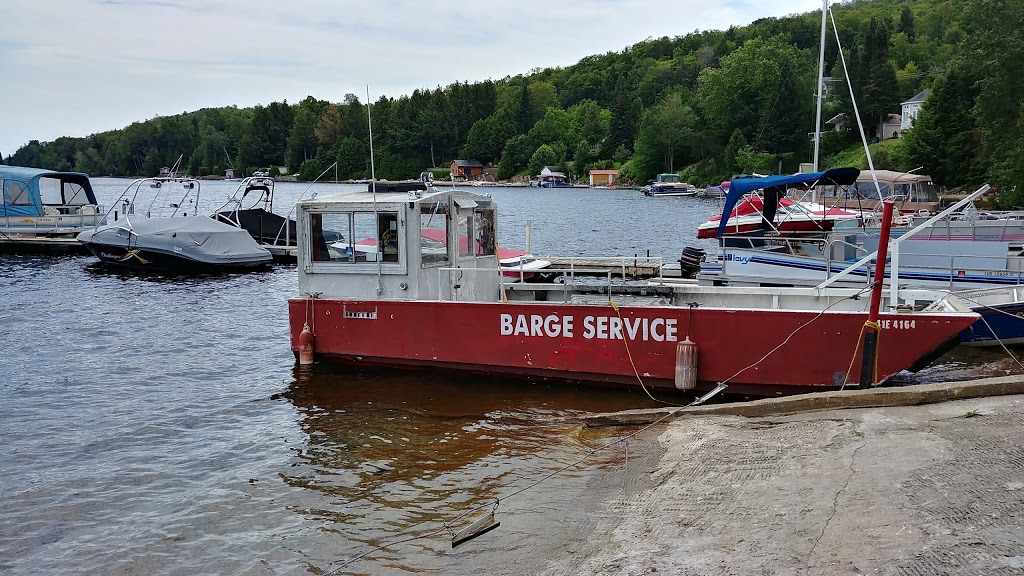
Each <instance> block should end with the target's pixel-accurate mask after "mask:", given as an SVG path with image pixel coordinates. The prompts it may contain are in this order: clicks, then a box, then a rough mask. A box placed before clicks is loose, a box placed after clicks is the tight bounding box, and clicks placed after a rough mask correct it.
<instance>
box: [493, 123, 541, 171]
mask: <svg viewBox="0 0 1024 576" xmlns="http://www.w3.org/2000/svg"><path fill="white" fill-rule="evenodd" d="M530 142H531V140H530V138H529V137H528V136H526V135H525V134H520V135H518V136H515V137H513V138H511V139H510V140H509V141H508V143H507V144H506V145H505V149H504V150H503V151H502V153H501V161H499V162H498V178H499V179H501V180H507V179H509V178H511V177H513V176H515V175H516V174H518V173H519V171H520V170H522V169H523V168H525V167H526V165H527V164H528V163H529V162H530V156H531V155H532V154H533V152H534V148H533V145H532V144H531V143H530Z"/></svg>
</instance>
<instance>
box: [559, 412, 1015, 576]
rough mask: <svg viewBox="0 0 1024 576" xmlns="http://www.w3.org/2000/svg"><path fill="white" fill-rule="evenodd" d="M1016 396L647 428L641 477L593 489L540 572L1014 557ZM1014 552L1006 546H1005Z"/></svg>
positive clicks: (998, 561)
mask: <svg viewBox="0 0 1024 576" xmlns="http://www.w3.org/2000/svg"><path fill="white" fill-rule="evenodd" d="M1022 408H1024V395H1008V396H995V397H984V398H973V399H959V400H952V401H944V402H940V403H935V404H927V405H912V406H887V407H874V408H854V409H830V410H822V411H813V412H801V413H797V414H790V415H780V416H759V417H744V416H736V415H713V414H698V415H690V416H682V417H679V418H678V419H676V420H674V421H671V422H668V423H667V424H665V425H664V426H659V427H658V428H657V432H655V431H654V430H652V431H651V432H653V433H655V434H656V442H657V444H658V445H659V447H660V448H661V449H663V450H664V452H663V455H662V456H661V457H660V458H659V459H658V460H657V462H655V463H654V465H653V466H651V467H649V468H647V469H643V468H641V467H640V466H637V467H632V466H631V467H630V471H629V475H630V481H632V482H633V483H635V484H636V485H640V484H642V483H645V482H646V483H647V484H648V486H649V487H647V488H644V489H643V490H641V491H638V492H636V493H627V494H625V495H619V496H615V495H612V496H611V497H606V498H605V500H604V502H603V503H601V504H600V505H599V510H598V511H597V512H596V516H597V517H598V518H599V521H598V522H597V523H596V526H595V527H594V529H593V530H592V531H591V532H589V533H588V534H586V535H583V536H582V537H581V541H582V542H584V544H583V545H582V546H581V548H580V549H578V550H576V551H574V553H573V554H572V558H571V559H569V558H566V559H561V560H559V559H555V560H552V561H551V562H549V564H548V566H547V568H546V572H545V573H547V574H567V573H586V574H609V575H610V574H649V573H659V574H666V573H668V574H751V573H761V572H763V571H767V572H768V573H787V574H804V573H808V574H821V573H826V574H865V573H881V574H890V573H892V574H896V573H900V574H902V573H907V572H908V571H909V573H951V574H958V573H988V572H989V571H993V570H1000V569H1004V570H1005V569H1009V568H1016V569H1022V568H1024V556H1021V554H1020V549H1019V544H1020V543H1019V535H1018V534H1017V532H1016V530H1017V529H1018V528H1019V526H1020V523H1021V522H1022V521H1024V499H1022V498H1021V497H1020V495H1021V494H1022V493H1024V473H1022V472H1021V469H1020V462H1021V461H1022V460H1021V459H1022V458H1024V453H1021V450H1020V449H1019V448H1018V447H1017V444H1016V443H1014V442H1012V439H1013V438H1015V437H1017V438H1019V435H1020V434H1021V433H1024V414H1022V410H1021V409H1022ZM1014 550H1016V552H1014Z"/></svg>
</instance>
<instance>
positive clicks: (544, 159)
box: [526, 144, 558, 174]
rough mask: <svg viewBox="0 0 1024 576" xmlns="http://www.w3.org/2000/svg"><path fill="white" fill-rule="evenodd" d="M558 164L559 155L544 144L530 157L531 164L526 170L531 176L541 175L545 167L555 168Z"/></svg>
mask: <svg viewBox="0 0 1024 576" xmlns="http://www.w3.org/2000/svg"><path fill="white" fill-rule="evenodd" d="M556 164H558V155H556V154H555V151H554V150H553V149H552V148H551V147H550V146H548V145H547V144H542V145H541V146H540V147H539V148H537V151H536V152H534V153H533V156H530V162H529V163H528V164H527V166H526V169H527V170H528V171H529V172H530V174H540V171H541V170H543V169H544V167H545V166H554V165H556Z"/></svg>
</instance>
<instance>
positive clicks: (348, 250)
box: [309, 212, 402, 264]
mask: <svg viewBox="0 0 1024 576" xmlns="http://www.w3.org/2000/svg"><path fill="white" fill-rule="evenodd" d="M309 227H310V231H309V238H310V258H311V259H312V261H313V262H332V263H340V264H365V263H368V262H369V263H374V262H377V261H380V262H388V263H398V261H399V254H400V251H401V245H402V242H401V239H400V237H399V230H398V214H397V213H396V212H378V213H376V214H374V213H373V212H354V213H353V212H341V213H329V214H316V213H313V214H310V215H309Z"/></svg>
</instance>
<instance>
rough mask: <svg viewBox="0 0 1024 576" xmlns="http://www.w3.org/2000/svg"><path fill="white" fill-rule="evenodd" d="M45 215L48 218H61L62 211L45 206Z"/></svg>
mask: <svg viewBox="0 0 1024 576" xmlns="http://www.w3.org/2000/svg"><path fill="white" fill-rule="evenodd" d="M43 214H44V215H46V216H60V210H58V209H56V208H54V207H53V206H43Z"/></svg>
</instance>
